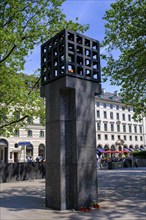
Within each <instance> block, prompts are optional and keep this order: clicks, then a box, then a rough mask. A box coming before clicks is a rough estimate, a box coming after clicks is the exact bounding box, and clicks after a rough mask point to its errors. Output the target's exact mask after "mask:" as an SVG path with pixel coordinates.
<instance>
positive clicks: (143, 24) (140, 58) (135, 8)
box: [102, 0, 146, 119]
mask: <svg viewBox="0 0 146 220" xmlns="http://www.w3.org/2000/svg"><path fill="white" fill-rule="evenodd" d="M103 19H104V20H105V21H106V24H105V38H104V41H103V42H102V46H103V47H105V50H106V54H105V55H103V56H102V57H103V59H105V60H106V66H105V67H104V68H103V75H104V77H105V81H106V80H107V78H108V77H110V80H111V84H112V85H117V86H120V87H121V90H120V92H121V96H122V98H123V102H124V103H125V104H126V105H129V106H133V107H134V109H135V118H136V119H140V118H142V117H144V116H146V1H145V0H117V1H116V2H115V3H113V4H111V9H110V10H108V11H106V13H105V16H104V18H103ZM115 51H116V52H117V54H118V55H117V56H116V58H115V56H114V55H113V54H115Z"/></svg>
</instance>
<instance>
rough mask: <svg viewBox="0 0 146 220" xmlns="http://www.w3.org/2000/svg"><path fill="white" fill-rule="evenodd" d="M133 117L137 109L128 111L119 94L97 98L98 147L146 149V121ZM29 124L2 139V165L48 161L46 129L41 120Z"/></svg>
mask: <svg viewBox="0 0 146 220" xmlns="http://www.w3.org/2000/svg"><path fill="white" fill-rule="evenodd" d="M133 114H134V110H133V108H132V107H128V108H125V106H124V105H123V104H122V103H121V99H120V97H119V96H118V93H117V92H115V93H114V94H112V93H109V92H103V93H102V94H101V95H100V96H96V97H95V123H96V147H97V148H103V149H106V150H114V149H115V150H119V148H121V147H122V148H123V147H125V148H130V149H146V118H144V119H143V121H141V122H136V121H134V119H133V118H132V117H133ZM32 122H33V123H32ZM29 123H30V125H28V126H27V127H26V128H21V129H19V130H15V135H13V136H11V137H9V138H6V137H0V162H2V163H7V162H8V163H13V162H18V161H19V162H25V161H27V157H28V156H29V157H32V159H33V160H35V159H36V158H37V157H38V156H42V157H44V158H45V148H46V146H45V127H44V126H42V125H41V121H40V119H34V120H33V121H31V120H30V122H29ZM121 143H122V144H121ZM121 145H122V146H121ZM120 150H121V149H120Z"/></svg>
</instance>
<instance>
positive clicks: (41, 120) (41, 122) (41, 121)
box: [40, 116, 45, 125]
mask: <svg viewBox="0 0 146 220" xmlns="http://www.w3.org/2000/svg"><path fill="white" fill-rule="evenodd" d="M44 122H45V119H44V118H43V117H42V116H41V117H40V125H44Z"/></svg>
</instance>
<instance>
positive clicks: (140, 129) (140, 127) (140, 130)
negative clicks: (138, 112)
mask: <svg viewBox="0 0 146 220" xmlns="http://www.w3.org/2000/svg"><path fill="white" fill-rule="evenodd" d="M139 133H141V134H142V126H139Z"/></svg>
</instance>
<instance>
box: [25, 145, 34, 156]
mask: <svg viewBox="0 0 146 220" xmlns="http://www.w3.org/2000/svg"><path fill="white" fill-rule="evenodd" d="M26 156H31V157H32V156H33V145H32V144H29V145H26Z"/></svg>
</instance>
